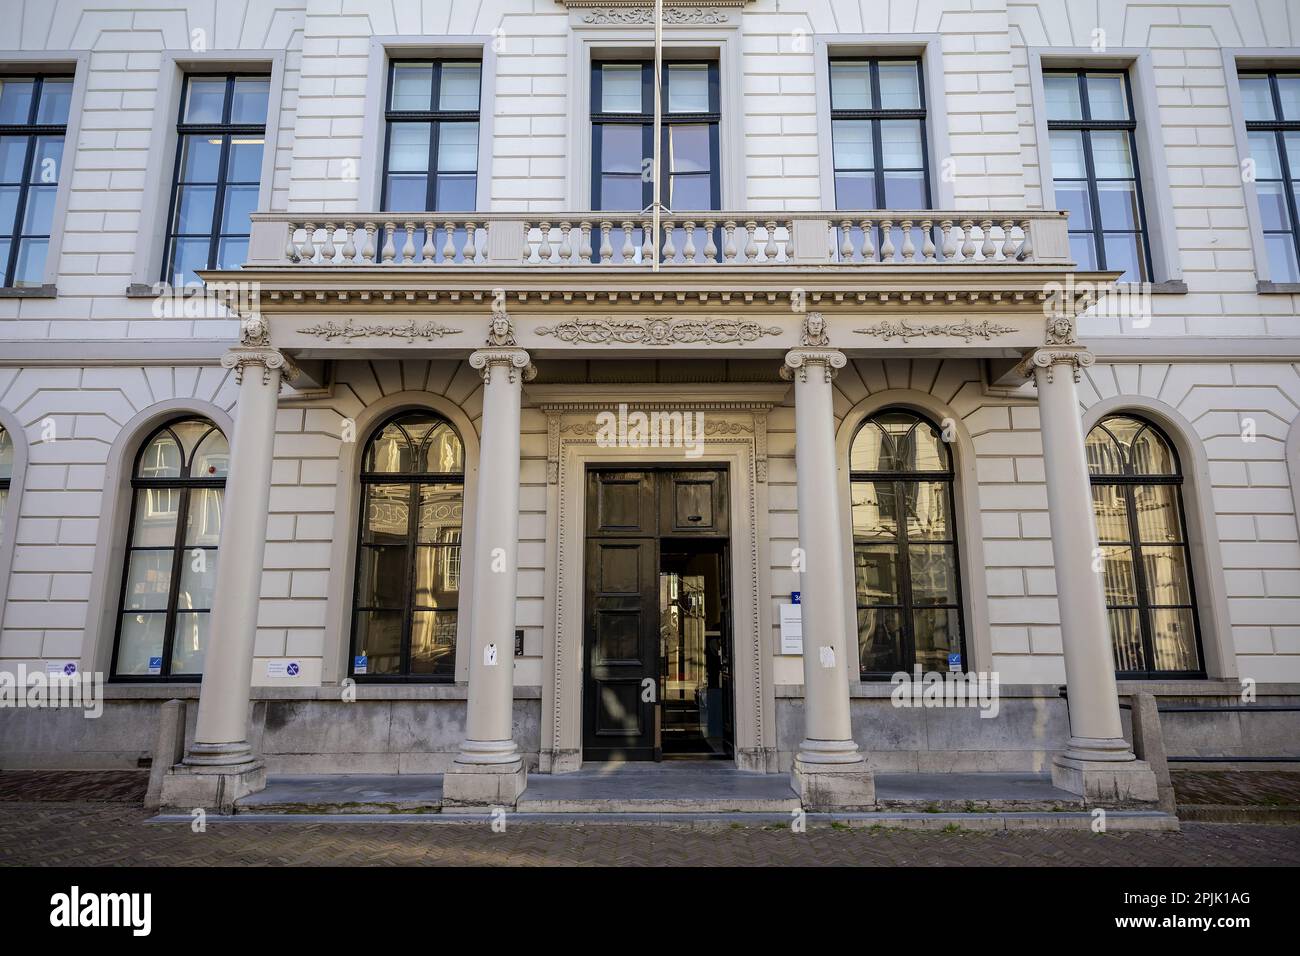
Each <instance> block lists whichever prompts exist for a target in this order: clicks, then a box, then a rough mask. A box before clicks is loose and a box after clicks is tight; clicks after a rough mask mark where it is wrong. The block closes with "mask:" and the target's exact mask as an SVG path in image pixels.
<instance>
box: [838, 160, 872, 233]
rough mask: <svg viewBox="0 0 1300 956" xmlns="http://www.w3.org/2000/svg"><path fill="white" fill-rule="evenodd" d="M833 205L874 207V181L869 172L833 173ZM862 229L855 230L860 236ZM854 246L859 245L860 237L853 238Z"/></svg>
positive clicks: (845, 207) (851, 207)
mask: <svg viewBox="0 0 1300 956" xmlns="http://www.w3.org/2000/svg"><path fill="white" fill-rule="evenodd" d="M835 207H836V208H837V209H875V208H876V181H875V178H874V175H873V174H872V173H870V172H850V173H836V174H835ZM861 235H862V231H861V230H860V229H859V230H856V231H855V236H857V237H860V236H861ZM855 246H861V239H860V238H858V239H856V240H855Z"/></svg>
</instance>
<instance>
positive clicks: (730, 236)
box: [722, 219, 737, 262]
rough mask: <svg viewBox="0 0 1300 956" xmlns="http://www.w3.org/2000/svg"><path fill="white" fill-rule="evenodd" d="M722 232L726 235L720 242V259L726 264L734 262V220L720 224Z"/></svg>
mask: <svg viewBox="0 0 1300 956" xmlns="http://www.w3.org/2000/svg"><path fill="white" fill-rule="evenodd" d="M722 228H723V231H724V232H725V233H726V235H725V236H724V238H723V240H722V258H723V259H724V260H725V261H726V262H735V261H736V254H737V253H736V223H735V220H732V219H728V220H727V221H726V222H724V223H723V224H722Z"/></svg>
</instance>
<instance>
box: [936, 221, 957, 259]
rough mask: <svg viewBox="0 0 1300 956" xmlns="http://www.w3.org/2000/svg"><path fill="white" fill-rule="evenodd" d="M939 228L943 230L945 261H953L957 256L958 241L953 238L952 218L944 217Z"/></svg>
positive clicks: (943, 254)
mask: <svg viewBox="0 0 1300 956" xmlns="http://www.w3.org/2000/svg"><path fill="white" fill-rule="evenodd" d="M939 228H940V229H941V230H943V246H942V256H943V261H944V262H951V261H952V260H953V259H954V258H956V256H957V243H956V242H954V241H953V238H952V220H951V219H944V220H943V221H942V222H940V223H939Z"/></svg>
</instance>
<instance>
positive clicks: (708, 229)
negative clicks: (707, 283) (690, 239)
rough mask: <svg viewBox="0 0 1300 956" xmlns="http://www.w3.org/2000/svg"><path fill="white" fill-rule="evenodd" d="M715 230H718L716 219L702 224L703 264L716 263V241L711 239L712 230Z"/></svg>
mask: <svg viewBox="0 0 1300 956" xmlns="http://www.w3.org/2000/svg"><path fill="white" fill-rule="evenodd" d="M717 228H718V221H717V220H716V219H709V220H706V221H705V223H704V232H705V236H704V261H705V262H710V263H712V262H717V261H718V243H717V240H715V239H714V238H713V233H714V230H716V229H717Z"/></svg>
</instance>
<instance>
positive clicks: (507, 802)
mask: <svg viewBox="0 0 1300 956" xmlns="http://www.w3.org/2000/svg"><path fill="white" fill-rule="evenodd" d="M527 786H528V768H526V767H525V766H524V764H523V761H522V760H520V759H519V758H518V757H516V758H515V760H514V762H513V763H491V764H467V763H461V762H460V761H459V760H457V762H456V763H454V764H452V765H451V767H449V768H448V769H447V772H446V773H444V774H443V775H442V812H443V813H482V812H483V811H484V810H487V809H490V808H493V807H510V808H511V809H514V806H515V804H516V803H517V802H518V800H519V795H520V794H521V793H523V792H524V788H526V787H527Z"/></svg>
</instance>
